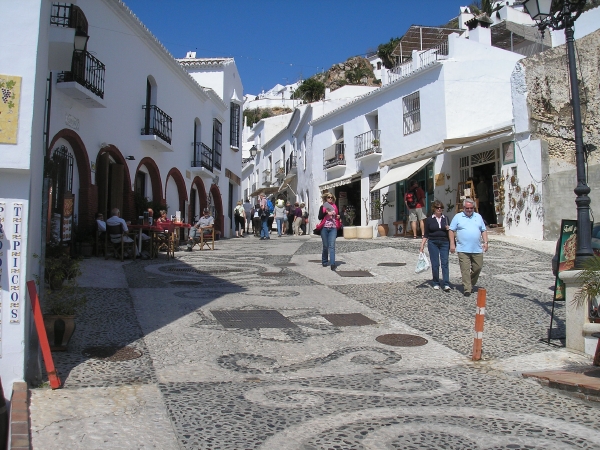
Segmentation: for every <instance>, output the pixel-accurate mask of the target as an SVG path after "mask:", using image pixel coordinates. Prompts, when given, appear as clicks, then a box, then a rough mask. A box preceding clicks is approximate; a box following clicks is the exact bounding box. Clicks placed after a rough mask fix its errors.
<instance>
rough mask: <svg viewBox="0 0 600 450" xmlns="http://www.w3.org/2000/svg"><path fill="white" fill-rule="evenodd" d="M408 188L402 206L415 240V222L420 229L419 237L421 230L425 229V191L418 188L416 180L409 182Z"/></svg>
mask: <svg viewBox="0 0 600 450" xmlns="http://www.w3.org/2000/svg"><path fill="white" fill-rule="evenodd" d="M409 186H410V188H409V190H408V191H407V192H406V194H404V204H405V205H406V209H407V210H408V220H409V221H410V226H411V228H412V232H413V238H414V239H416V238H417V221H418V222H419V225H420V228H421V235H422V234H423V228H425V213H424V212H423V208H424V207H425V191H424V190H423V189H421V187H420V186H419V182H418V181H417V180H411V182H410V184H409Z"/></svg>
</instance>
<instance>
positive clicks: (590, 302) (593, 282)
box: [573, 256, 600, 323]
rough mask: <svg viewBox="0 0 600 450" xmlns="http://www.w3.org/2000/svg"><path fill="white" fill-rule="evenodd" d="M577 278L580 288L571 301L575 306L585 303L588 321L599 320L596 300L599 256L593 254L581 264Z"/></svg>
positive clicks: (599, 297) (599, 290) (599, 287)
mask: <svg viewBox="0 0 600 450" xmlns="http://www.w3.org/2000/svg"><path fill="white" fill-rule="evenodd" d="M578 280H579V282H580V283H581V288H580V289H579V291H578V292H577V294H575V296H574V297H573V303H575V304H576V305H577V306H581V305H585V304H586V303H587V308H589V315H588V317H589V321H590V322H592V323H599V322H600V311H599V306H598V302H599V300H600V256H594V257H593V258H590V259H588V260H587V261H585V263H584V264H583V269H582V270H581V272H580V273H579V276H578Z"/></svg>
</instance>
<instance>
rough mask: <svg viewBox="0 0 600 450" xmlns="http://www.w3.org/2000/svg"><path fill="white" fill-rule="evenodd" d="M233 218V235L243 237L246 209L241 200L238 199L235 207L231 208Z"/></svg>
mask: <svg viewBox="0 0 600 450" xmlns="http://www.w3.org/2000/svg"><path fill="white" fill-rule="evenodd" d="M233 218H234V220H235V237H240V233H241V237H244V228H245V225H246V210H245V209H244V205H243V204H242V201H241V200H238V202H237V205H236V207H235V209H234V210H233Z"/></svg>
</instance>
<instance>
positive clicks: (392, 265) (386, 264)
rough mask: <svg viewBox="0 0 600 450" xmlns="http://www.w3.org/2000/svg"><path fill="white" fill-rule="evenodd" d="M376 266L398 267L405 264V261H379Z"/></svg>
mask: <svg viewBox="0 0 600 450" xmlns="http://www.w3.org/2000/svg"><path fill="white" fill-rule="evenodd" d="M377 265H378V266H382V267H400V266H405V265H406V263H399V262H383V263H379V264H377Z"/></svg>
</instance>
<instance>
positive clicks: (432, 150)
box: [379, 142, 444, 167]
mask: <svg viewBox="0 0 600 450" xmlns="http://www.w3.org/2000/svg"><path fill="white" fill-rule="evenodd" d="M443 149H444V143H443V142H439V143H437V144H434V145H430V146H429V147H424V148H421V149H419V150H415V151H414V152H410V153H407V154H405V155H401V156H396V157H395V158H392V159H388V160H386V161H381V162H380V163H379V167H385V166H393V165H394V164H400V163H404V164H406V163H412V162H415V161H422V160H423V159H424V158H431V157H432V156H435V155H437V154H438V153H441V151H442V150H443Z"/></svg>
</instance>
